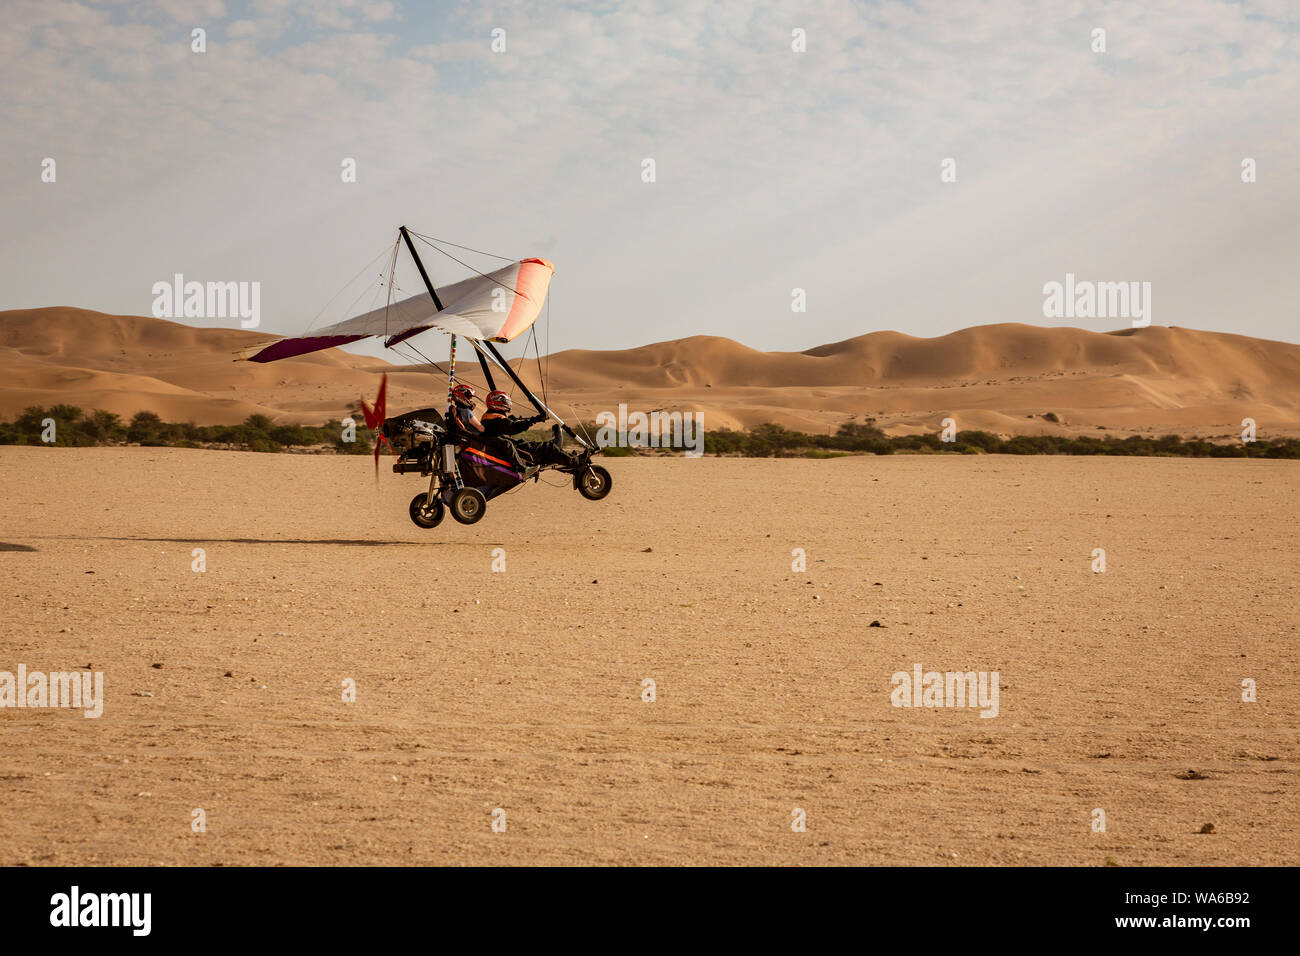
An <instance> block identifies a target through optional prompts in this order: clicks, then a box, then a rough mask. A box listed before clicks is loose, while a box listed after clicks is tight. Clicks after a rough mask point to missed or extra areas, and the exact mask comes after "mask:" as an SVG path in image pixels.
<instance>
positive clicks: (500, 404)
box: [483, 389, 546, 437]
mask: <svg viewBox="0 0 1300 956" xmlns="http://www.w3.org/2000/svg"><path fill="white" fill-rule="evenodd" d="M486 404H487V411H486V412H484V413H483V431H485V432H486V433H487V434H489V435H499V436H501V437H506V436H509V435H518V434H519V433H520V432H522V431H527V430H528V429H529V428H531V427H532V426H533V425H536V424H537V423H538V422H540V421H544V420H545V418H546V416H545V415H534V416H533V417H532V418H516V417H515V416H513V415H511V414H510V412H511V410H512V409H513V408H514V403H513V402H512V401H511V400H510V396H509V395H507V394H506V393H505V392H503V391H501V390H500V389H497V390H495V391H492V392H488V397H487V400H486Z"/></svg>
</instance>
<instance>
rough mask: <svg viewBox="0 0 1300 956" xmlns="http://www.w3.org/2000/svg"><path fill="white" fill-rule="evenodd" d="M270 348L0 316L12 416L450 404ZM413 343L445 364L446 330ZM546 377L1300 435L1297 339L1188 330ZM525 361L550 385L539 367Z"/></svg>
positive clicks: (600, 362)
mask: <svg viewBox="0 0 1300 956" xmlns="http://www.w3.org/2000/svg"><path fill="white" fill-rule="evenodd" d="M267 340H268V337H267V335H266V334H264V333H260V332H249V331H239V330H222V329H196V328H191V327H189V326H185V325H180V324H177V323H175V322H168V321H164V320H161V319H154V318H147V317H136V316H113V315H104V314H102V313H98V312H88V311H85V310H81V309H70V308H48V309H26V310H15V311H9V312H0V416H5V417H7V418H10V419H12V417H14V416H16V415H17V414H19V413H21V412H22V411H23V409H25V408H26V407H28V406H29V405H44V406H49V405H53V404H57V403H67V404H73V405H79V406H81V407H83V408H88V409H90V408H102V409H106V410H108V411H111V412H114V413H116V414H118V415H121V416H123V417H124V418H128V419H129V418H130V417H131V416H132V415H134V414H135V413H136V412H138V411H152V412H154V413H156V414H158V415H160V416H162V418H163V419H164V420H165V421H176V422H183V421H191V420H192V421H195V422H198V423H199V424H234V423H237V422H241V421H243V420H244V419H245V418H247V417H248V416H249V415H251V414H255V413H256V414H265V415H269V416H270V417H271V418H273V419H274V420H276V421H278V422H296V423H299V424H311V425H319V424H321V423H322V422H325V421H338V420H339V419H340V418H341V417H342V416H343V415H345V414H347V410H348V408H349V407H353V408H355V407H356V402H357V401H358V399H359V398H361V397H362V396H365V397H367V398H371V397H373V396H374V394H375V392H376V390H377V389H378V387H379V374H380V372H382V371H388V372H389V373H390V386H389V403H390V407H391V408H394V409H410V408H421V407H425V406H428V405H430V404H434V405H438V404H441V403H442V402H443V401H445V394H446V392H445V389H446V385H445V381H446V380H445V378H444V377H442V376H441V374H438V375H435V376H430V374H429V369H428V367H427V366H420V367H413V366H398V367H391V366H389V365H387V364H386V363H383V362H381V361H378V360H376V359H371V358H365V357H362V356H356V355H348V354H347V353H344V352H341V351H339V350H337V349H334V350H329V351H325V352H317V353H314V354H311V355H307V356H302V357H299V358H294V359H287V360H284V361H281V362H273V363H270V364H255V363H251V362H235V361H233V355H234V352H235V351H236V350H238V349H240V348H243V347H246V346H249V345H251V344H252V343H255V342H263V341H267ZM418 341H419V347H420V349H421V350H422V351H423V352H424V353H425V354H426V355H428V356H430V357H431V358H433V359H435V360H437V361H439V362H442V361H445V358H446V350H447V340H446V337H445V336H443V335H441V334H440V333H426V334H425V335H424V336H422V337H420V339H419V340H418ZM521 347H522V346H511V347H510V348H508V349H507V351H508V352H511V353H513V352H514V351H516V350H518V349H519V348H521ZM460 357H461V361H460V363H459V364H458V366H457V367H458V372H459V373H460V374H461V375H462V377H463V378H465V380H467V381H470V382H472V383H474V384H476V385H478V386H480V387H482V386H483V382H482V379H481V376H480V373H479V372H478V369H477V366H476V363H475V362H474V361H473V357H472V355H471V354H467V353H466V351H465V349H464V348H462V350H461V356H460ZM546 367H547V375H548V379H549V381H548V383H547V390H546V397H547V399H548V401H549V402H550V403H551V405H552V407H553V408H555V409H556V411H558V412H559V413H560V414H561V415H562V416H564V417H566V418H568V417H575V418H579V419H583V420H586V421H591V420H593V419H595V417H596V415H597V414H598V413H600V412H602V411H610V412H613V411H616V410H617V408H618V406H619V405H620V404H624V405H626V406H627V407H628V409H629V410H631V411H643V412H650V411H654V410H658V409H666V410H669V411H673V410H680V411H695V412H700V413H702V414H703V415H704V421H705V425H706V427H708V428H715V429H716V428H751V427H753V426H755V425H760V424H762V423H764V422H775V423H777V424H780V425H784V426H785V427H787V428H794V429H797V430H800V431H804V432H821V433H826V432H831V431H834V430H835V429H836V428H838V427H839V426H840V425H841V424H843V423H844V422H846V421H849V420H851V419H853V420H858V421H862V420H863V419H866V418H874V419H876V420H877V422H878V423H879V425H880V426H881V427H882V428H884V429H885V430H886V431H887V432H888V433H890V434H916V433H920V432H929V433H931V434H938V433H939V431H940V430H941V429H942V428H943V421H944V419H945V418H952V419H953V420H954V422H955V423H956V427H957V428H958V429H976V430H983V431H991V432H995V433H997V434H1002V435H1019V434H1031V435H1036V434H1054V435H1094V436H1104V435H1121V436H1122V435H1133V434H1139V435H1157V436H1158V435H1166V434H1178V435H1182V436H1183V437H1187V438H1190V437H1205V438H1214V439H1232V440H1236V438H1237V437H1238V436H1239V435H1240V433H1241V431H1242V427H1243V426H1242V420H1243V419H1245V418H1251V419H1253V420H1254V421H1255V423H1256V428H1257V434H1258V437H1260V438H1277V437H1295V436H1300V345H1295V344H1291V343H1286V342H1268V341H1264V340H1262V339H1252V338H1247V337H1245V336H1240V335H1231V334H1226V333H1218V332H1203V331H1195V330H1191V329H1179V328H1164V327H1156V326H1152V327H1150V328H1145V329H1132V328H1129V329H1121V330H1117V331H1115V332H1110V333H1099V332H1090V331H1086V330H1083V329H1073V328H1040V327H1037V326H1029V325H1021V324H1014V323H1006V324H1000V325H988V326H979V327H976V328H970V329H964V330H962V331H959V332H954V333H952V334H950V335H945V336H939V337H937V338H929V339H924V338H916V337H913V336H909V335H904V334H902V333H899V332H889V331H880V332H872V333H869V334H867V335H862V336H858V337H857V338H853V339H848V340H846V341H844V342H836V343H833V344H829V345H823V346H820V347H817V348H813V349H809V350H807V351H805V352H759V351H756V350H754V349H751V348H748V347H746V346H744V345H742V344H740V343H738V342H734V341H732V340H730V339H725V338H718V337H716V336H695V337H692V338H688V339H681V340H678V341H673V342H661V343H658V344H654V345H646V346H641V347H638V348H631V349H621V350H613V351H605V352H591V351H581V350H570V351H563V352H558V353H556V354H555V355H553V356H549V357H547V359H546ZM520 368H521V374H522V375H523V376H524V378H525V380H526V381H528V382H529V383H530V384H531V385H532V386H533V387H536V385H537V374H536V372H537V366H536V363H535V362H534V361H532V360H530V361H528V362H525V363H522V365H521V366H520ZM1049 415H1050V416H1052V417H1051V418H1048V417H1047V416H1049Z"/></svg>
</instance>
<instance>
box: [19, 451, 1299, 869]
mask: <svg viewBox="0 0 1300 956" xmlns="http://www.w3.org/2000/svg"><path fill="white" fill-rule="evenodd" d="M606 463H607V464H608V465H609V467H610V469H611V471H612V472H613V476H614V490H613V493H612V495H611V496H610V498H608V499H607V500H605V501H603V502H600V503H591V502H587V501H585V500H583V499H582V498H580V497H579V496H578V495H577V494H576V493H575V492H573V491H572V490H571V489H569V488H562V487H561V488H553V487H545V486H539V487H531V486H530V487H528V488H525V489H522V490H520V491H519V492H517V493H514V494H512V495H510V496H507V497H506V498H503V499H498V500H497V501H494V502H492V503H491V504H490V506H489V510H488V514H487V516H486V517H485V518H484V520H483V521H482V522H481V523H480V524H478V525H475V526H473V527H462V526H459V525H456V524H454V523H453V522H451V521H450V520H448V521H447V522H445V523H444V525H443V526H441V527H439V528H437V529H435V530H432V531H423V530H420V529H418V528H416V527H415V526H414V525H412V524H411V523H410V522H409V520H408V519H407V517H406V514H405V511H406V503H407V502H408V501H409V499H410V497H411V496H412V495H413V494H414V493H415V492H416V491H417V490H418V489H419V487H420V482H419V480H418V479H416V478H413V477H405V478H402V477H398V476H394V475H391V474H383V475H381V477H380V481H379V484H378V487H376V485H375V482H374V479H373V477H372V472H371V471H370V463H369V462H368V461H366V460H364V459H362V460H358V459H348V458H342V457H303V456H276V455H264V456H262V455H255V454H245V453H235V452H215V451H201V450H183V449H141V448H116V449H54V448H0V481H3V483H4V487H5V489H6V500H7V507H6V509H5V513H4V518H3V524H2V526H0V541H2V542H4V545H3V546H0V573H2V574H3V578H4V582H3V591H2V592H0V593H3V595H4V601H3V619H2V620H0V648H3V655H0V670H10V671H12V670H15V669H16V667H17V665H18V664H19V663H25V664H26V665H27V667H28V668H29V669H31V670H37V669H46V670H50V669H65V668H79V667H83V666H85V665H90V667H91V668H92V669H93V670H98V671H102V672H103V674H104V680H105V695H106V702H105V706H104V713H103V716H102V717H100V718H99V719H86V718H84V717H82V716H81V715H80V713H74V712H71V711H69V710H43V711H42V710H35V711H34V710H12V709H6V710H0V734H3V739H4V746H3V748H0V864H4V865H13V864H37V865H51V864H64V865H86V864H196V865H211V864H226V865H239V864H393V863H395V864H460V863H474V864H496V863H510V864H544V863H546V864H598V863H623V864H649V863H670V864H779V865H784V864H951V865H986V864H1034V865H1040V864H1077V865H1104V864H1105V863H1106V862H1107V861H1113V862H1115V863H1117V864H1119V865H1122V866H1126V865H1136V864H1154V865H1184V864H1203V865H1205V864H1208V865H1241V864H1294V863H1296V862H1297V845H1298V843H1300V838H1298V837H1297V833H1300V801H1297V799H1296V775H1297V769H1298V766H1297V760H1298V759H1300V746H1298V745H1297V739H1298V736H1300V734H1298V731H1300V703H1298V702H1297V695H1296V693H1295V688H1296V683H1297V679H1300V661H1298V660H1297V658H1298V657H1300V652H1298V651H1297V640H1296V638H1297V620H1298V619H1297V614H1296V608H1295V593H1294V586H1295V581H1296V579H1297V571H1298V570H1300V543H1298V542H1300V533H1298V532H1300V528H1298V527H1297V525H1298V524H1300V522H1298V520H1297V509H1296V506H1295V502H1296V494H1297V491H1298V490H1300V469H1297V466H1296V465H1295V464H1294V463H1290V462H1279V461H1210V460H1191V461H1186V460H1177V459H1134V460H1128V459H1082V458H1074V459H1071V458H1009V457H1008V458H1002V457H987V458H986V457H959V456H944V457H904V456H893V457H883V458H877V457H863V458H849V459H838V460H831V461H809V460H786V461H769V460H715V459H701V460H694V461H691V460H685V459H681V458H674V459H658V460H656V459H614V460H608V461H607V462H606ZM195 548H203V549H204V550H205V552H206V571H204V572H202V573H196V572H195V571H193V570H192V569H191V568H192V562H193V561H194V558H193V557H192V551H193V549H195ZM497 548H504V549H505V559H506V571H505V572H504V573H493V572H492V570H491V568H492V563H493V560H494V549H497ZM795 548H803V549H805V550H806V553H807V571H806V572H802V573H795V572H793V571H792V569H791V560H792V558H791V551H792V549H795ZM1094 548H1104V549H1105V550H1106V555H1107V570H1106V572H1105V573H1103V574H1094V573H1093V572H1092V570H1091V564H1092V560H1093V559H1092V552H1093V549H1094ZM497 556H498V557H499V553H498V555H497ZM91 572H93V573H91ZM873 620H878V621H879V622H880V623H881V624H882V625H883V626H881V627H870V626H869V625H870V623H871V622H872V621H873ZM918 663H919V664H921V665H923V667H925V668H926V669H936V670H950V669H951V670H956V669H960V670H963V671H964V670H974V671H995V670H996V671H997V672H998V673H999V679H1000V700H999V714H998V716H997V717H995V718H990V719H985V718H981V717H980V716H979V715H978V712H977V711H975V710H972V709H969V708H963V709H958V708H953V709H947V708H941V709H907V708H896V707H893V706H892V705H891V702H890V690H891V686H890V677H891V675H892V674H893V673H894V672H895V671H910V670H911V669H912V667H913V665H914V664H918ZM158 665H160V666H158ZM228 673H229V675H230V676H226V675H227V674H228ZM647 678H648V679H652V680H653V681H654V682H655V691H656V699H655V700H654V701H653V702H644V701H643V700H642V693H643V681H644V680H646V679H647ZM1245 678H1252V679H1254V680H1255V681H1256V682H1257V684H1258V700H1257V701H1256V702H1254V703H1245V702H1243V701H1242V699H1241V695H1242V687H1241V685H1242V681H1243V679H1245ZM345 679H352V680H354V681H355V683H356V688H357V690H356V701H355V702H354V703H345V702H343V700H342V682H343V681H344V680H345ZM1188 770H1195V771H1197V773H1198V774H1199V775H1202V776H1203V777H1204V779H1182V778H1181V777H1180V775H1185V773H1186V771H1188ZM497 808H501V809H502V810H504V813H505V821H506V829H505V832H493V829H492V821H493V811H494V810H495V809H497ZM796 808H797V809H800V810H802V811H803V812H804V813H805V814H806V821H807V826H806V832H794V831H792V827H791V823H792V819H794V817H793V816H792V815H793V814H794V813H795V811H796ZM1098 808H1100V809H1103V810H1104V811H1105V814H1106V831H1105V832H1104V833H1097V832H1093V830H1092V823H1093V820H1094V816H1093V812H1094V810H1095V809H1098ZM196 809H201V810H202V811H204V814H205V821H206V832H202V833H196V832H194V831H193V829H192V820H193V819H194V811H195V810H196ZM1206 823H1213V824H1214V832H1213V833H1210V834H1202V833H1200V832H1199V831H1200V830H1201V829H1202V827H1203V825H1204V824H1206Z"/></svg>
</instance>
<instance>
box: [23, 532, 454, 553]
mask: <svg viewBox="0 0 1300 956" xmlns="http://www.w3.org/2000/svg"><path fill="white" fill-rule="evenodd" d="M42 537H48V538H57V539H59V540H61V541H142V542H158V543H162V544H337V545H341V546H343V547H352V548H383V547H389V546H393V547H404V546H417V547H423V546H424V545H426V544H436V543H440V542H432V541H431V542H425V541H375V540H370V539H366V538H120V537H119V538H115V537H108V536H104V535H99V536H94V535H80V534H65V535H43V536H42ZM442 543H445V542H442ZM35 550H36V549H35V548H29V547H28V546H27V545H25V544H9V545H4V544H0V551H35Z"/></svg>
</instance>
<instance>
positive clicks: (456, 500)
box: [451, 488, 487, 524]
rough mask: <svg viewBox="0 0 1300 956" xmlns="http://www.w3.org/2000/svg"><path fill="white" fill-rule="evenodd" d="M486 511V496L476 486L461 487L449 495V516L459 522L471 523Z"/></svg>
mask: <svg viewBox="0 0 1300 956" xmlns="http://www.w3.org/2000/svg"><path fill="white" fill-rule="evenodd" d="M485 511H487V498H485V497H484V495H483V492H481V491H479V490H478V489H477V488H462V489H460V491H458V492H456V493H455V494H454V495H452V496H451V516H452V517H453V518H455V519H456V520H457V521H459V522H460V523H461V524H473V523H474V522H475V521H478V519H479V518H482V517H483V513H484V512H485Z"/></svg>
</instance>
